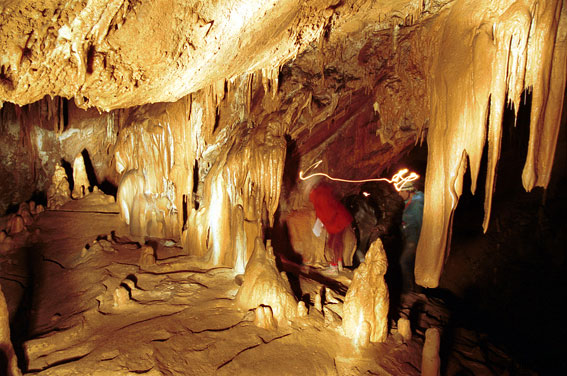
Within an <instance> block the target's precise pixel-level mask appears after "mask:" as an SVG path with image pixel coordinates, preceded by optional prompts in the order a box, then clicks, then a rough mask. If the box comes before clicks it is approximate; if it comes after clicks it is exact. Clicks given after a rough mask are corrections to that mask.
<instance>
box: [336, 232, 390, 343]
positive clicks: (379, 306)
mask: <svg viewBox="0 0 567 376" xmlns="http://www.w3.org/2000/svg"><path fill="white" fill-rule="evenodd" d="M387 269H388V260H387V258H386V252H385V251H384V248H383V246H382V241H381V240H380V239H377V240H376V241H374V243H372V245H371V246H370V249H369V250H368V253H367V254H366V259H365V260H364V262H363V263H362V264H360V266H359V267H358V269H356V271H355V273H354V277H353V279H352V283H351V285H350V287H349V289H348V292H347V294H346V296H345V304H344V308H343V312H344V317H343V330H344V333H345V335H346V336H347V337H349V338H351V339H352V340H353V343H355V344H357V345H362V344H364V343H368V341H372V342H384V341H385V340H386V337H387V336H388V309H389V293H388V286H387V285H386V281H385V280H384V275H385V274H386V270H387Z"/></svg>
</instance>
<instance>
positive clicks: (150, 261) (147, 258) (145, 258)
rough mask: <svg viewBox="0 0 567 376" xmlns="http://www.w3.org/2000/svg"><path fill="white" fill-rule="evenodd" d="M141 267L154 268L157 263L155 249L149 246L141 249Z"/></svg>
mask: <svg viewBox="0 0 567 376" xmlns="http://www.w3.org/2000/svg"><path fill="white" fill-rule="evenodd" d="M139 263H140V266H142V267H144V266H146V267H147V266H152V265H155V263H156V255H155V252H154V249H153V248H152V247H151V246H149V245H144V246H142V248H141V249H140V261H139Z"/></svg>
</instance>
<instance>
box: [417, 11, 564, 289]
mask: <svg viewBox="0 0 567 376" xmlns="http://www.w3.org/2000/svg"><path fill="white" fill-rule="evenodd" d="M561 6H562V2H557V1H534V2H532V7H531V8H529V7H528V6H527V4H525V3H520V2H513V1H508V2H506V3H505V4H498V6H497V5H494V4H492V3H491V2H490V1H488V0H486V1H483V2H482V4H479V3H478V2H474V1H469V0H464V1H459V2H456V3H455V5H454V6H453V7H452V9H451V11H450V12H448V13H447V14H444V15H443V16H442V17H439V20H438V22H441V24H438V25H440V26H433V27H434V30H435V28H436V27H439V28H440V33H439V34H435V35H440V39H439V40H438V41H437V44H436V45H435V44H433V45H434V46H435V47H434V48H433V51H438V55H437V56H436V58H435V59H434V61H433V64H432V65H431V68H430V75H429V77H430V82H429V86H430V98H431V125H430V129H429V133H428V145H429V156H428V169H427V175H426V180H425V206H424V219H423V228H422V232H421V238H420V241H419V246H418V252H417V256H416V269H415V275H416V281H417V282H418V283H419V284H420V285H422V286H425V287H436V286H437V284H438V281H439V277H440V273H441V270H442V268H443V263H444V261H445V259H446V257H447V255H448V249H449V244H450V239H451V224H452V217H453V213H454V210H455V207H456V205H457V203H458V200H459V197H460V194H461V192H462V184H463V175H464V173H465V171H466V167H467V159H468V160H469V161H470V165H471V178H472V185H471V189H472V190H473V192H474V189H475V187H476V179H477V176H478V171H479V168H480V160H481V157H482V150H483V147H484V143H485V140H486V139H488V173H487V178H486V183H485V184H486V192H485V194H486V197H485V219H484V223H483V226H484V229H485V231H486V229H487V227H488V220H489V218H490V208H491V200H492V193H493V190H494V185H495V179H496V167H497V162H498V158H499V155H500V142H501V137H502V117H503V111H504V106H505V104H506V98H509V99H510V102H512V103H514V106H515V110H516V112H517V110H518V106H519V102H520V99H521V94H522V92H523V91H524V90H525V88H530V87H533V98H532V111H531V126H530V146H529V147H528V157H527V161H526V167H525V168H524V174H523V182H524V186H525V187H526V189H528V190H529V189H531V187H533V186H534V185H535V184H536V181H537V179H538V174H541V176H542V178H541V185H544V182H546V180H545V176H546V174H547V173H548V172H549V169H550V168H551V166H550V165H547V166H543V163H542V165H538V166H536V163H535V160H536V159H537V155H538V154H537V153H542V154H541V155H547V157H542V158H543V159H545V160H546V161H549V160H550V158H549V157H548V156H549V153H548V151H544V150H543V148H540V149H538V145H539V143H540V142H542V141H543V140H542V139H540V138H538V137H541V134H542V133H543V132H544V131H543V128H544V127H549V131H548V132H546V133H545V134H546V136H547V138H546V139H545V140H544V141H545V145H546V148H547V149H549V148H550V146H552V147H551V148H552V149H553V148H554V146H553V145H555V143H556V137H557V129H558V127H559V122H557V118H558V117H557V114H558V113H560V111H561V104H562V102H563V91H562V92H561V94H559V91H561V90H562V88H564V85H565V84H564V83H565V64H564V61H565V48H564V47H563V46H561V47H559V49H558V50H557V52H554V47H555V46H557V44H556V42H555V39H556V38H555V36H556V34H557V28H558V23H559V15H560V10H561ZM491 7H492V8H491ZM488 9H492V10H491V11H490V12H488V11H487V10H488ZM562 35H564V34H562ZM434 38H435V37H434ZM561 38H563V40H564V37H559V39H560V40H561ZM434 56H435V55H434ZM555 56H557V61H558V62H559V64H558V65H559V66H558V67H557V68H553V67H552V65H551V62H552V59H554V58H555ZM540 60H541V61H540ZM555 69H557V70H555ZM553 72H555V73H553ZM553 74H554V77H556V78H557V80H556V81H557V82H558V83H557V84H555V89H550V82H549V78H550V76H551V75H553ZM563 90H564V89H563ZM489 99H490V106H488V100H489ZM546 106H549V108H550V113H553V115H551V116H550V121H549V123H547V122H545V119H543V116H542V111H545V108H546ZM488 108H490V114H489V115H488ZM487 116H488V130H486V126H485V124H486V119H487ZM552 121H555V122H554V123H552ZM544 124H545V126H544ZM538 135H540V136H538ZM540 140H542V141H540ZM546 171H547V172H546Z"/></svg>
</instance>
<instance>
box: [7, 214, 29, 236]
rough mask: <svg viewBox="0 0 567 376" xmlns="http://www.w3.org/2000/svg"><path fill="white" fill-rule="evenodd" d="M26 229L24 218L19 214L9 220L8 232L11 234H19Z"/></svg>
mask: <svg viewBox="0 0 567 376" xmlns="http://www.w3.org/2000/svg"><path fill="white" fill-rule="evenodd" d="M25 229H26V226H25V223H24V219H23V218H22V217H21V216H19V215H15V216H13V217H12V218H11V219H10V221H9V222H8V233H9V234H10V235H13V234H18V233H20V232H22V231H24V230H25Z"/></svg>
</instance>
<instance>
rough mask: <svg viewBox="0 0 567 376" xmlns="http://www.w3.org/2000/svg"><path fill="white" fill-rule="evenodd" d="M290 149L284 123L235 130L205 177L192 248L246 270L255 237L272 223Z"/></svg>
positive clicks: (189, 235)
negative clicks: (283, 128)
mask: <svg viewBox="0 0 567 376" xmlns="http://www.w3.org/2000/svg"><path fill="white" fill-rule="evenodd" d="M285 154H286V143H285V139H284V137H283V133H282V131H281V125H280V123H277V122H270V123H268V124H267V125H266V126H258V127H256V128H248V127H246V126H241V127H240V128H239V129H238V130H237V131H236V132H234V133H233V135H232V136H231V137H230V139H229V140H228V141H227V142H226V143H225V144H224V145H223V147H222V149H221V151H220V153H219V155H218V156H217V157H216V159H215V162H214V164H213V166H212V167H211V169H210V170H209V172H208V174H207V176H206V178H205V183H204V189H203V206H202V207H201V208H199V209H198V210H196V209H193V210H192V211H191V213H190V215H189V218H188V221H187V226H186V227H187V230H186V233H185V235H184V242H185V248H186V249H187V251H188V252H190V253H193V254H201V255H205V254H206V255H208V257H209V260H210V261H211V262H212V263H213V264H215V265H228V266H233V267H234V268H235V269H236V270H237V271H239V272H243V271H244V267H245V266H246V263H247V261H248V259H249V257H250V254H251V253H252V250H253V247H254V244H253V241H254V239H256V238H257V237H262V231H263V227H264V226H265V225H268V224H269V225H270V226H271V225H273V221H274V215H275V212H276V209H277V207H278V203H279V195H280V187H281V181H282V176H283V165H284V161H285Z"/></svg>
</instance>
